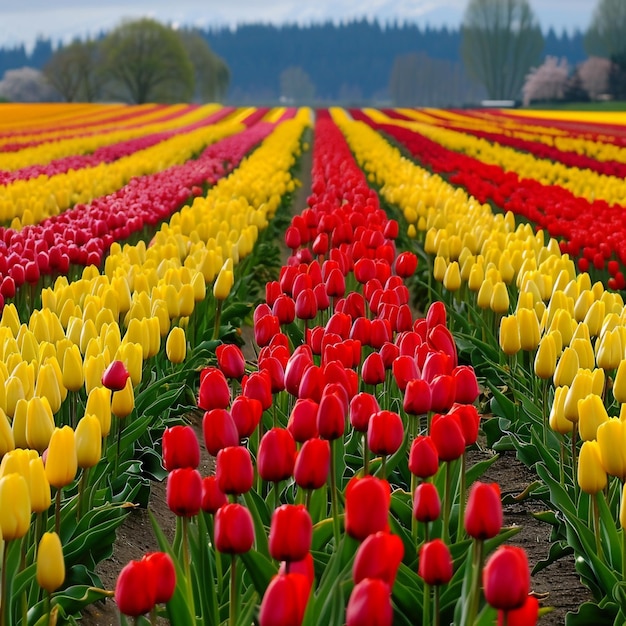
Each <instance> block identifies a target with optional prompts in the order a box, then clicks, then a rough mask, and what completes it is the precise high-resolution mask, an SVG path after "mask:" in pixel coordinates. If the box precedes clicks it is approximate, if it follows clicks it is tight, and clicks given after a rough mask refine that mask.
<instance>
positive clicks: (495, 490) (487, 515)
mask: <svg viewBox="0 0 626 626" xmlns="http://www.w3.org/2000/svg"><path fill="white" fill-rule="evenodd" d="M502 519H503V517H502V500H501V499H500V487H499V486H498V484H497V483H481V482H476V483H474V484H473V485H472V486H471V488H470V491H469V496H468V498H467V508H466V509H465V520H464V525H465V531H466V532H467V534H468V535H469V536H470V537H474V538H475V539H481V540H484V539H491V538H492V537H495V536H496V535H497V534H498V533H499V532H500V529H501V528H502Z"/></svg>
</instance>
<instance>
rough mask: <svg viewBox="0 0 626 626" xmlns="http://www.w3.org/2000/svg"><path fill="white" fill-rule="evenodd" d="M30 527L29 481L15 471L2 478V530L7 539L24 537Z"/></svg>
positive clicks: (0, 503)
mask: <svg viewBox="0 0 626 626" xmlns="http://www.w3.org/2000/svg"><path fill="white" fill-rule="evenodd" d="M29 527H30V495H29V493H28V483H27V482H26V479H25V478H24V476H22V475H21V474H17V473H15V472H13V473H11V474H5V475H3V476H2V478H0V530H1V531H2V533H1V534H2V538H3V539H4V540H5V541H12V540H13V539H19V538H20V537H23V536H24V535H25V534H26V533H27V532H28V529H29Z"/></svg>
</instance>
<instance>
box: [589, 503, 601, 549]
mask: <svg viewBox="0 0 626 626" xmlns="http://www.w3.org/2000/svg"><path fill="white" fill-rule="evenodd" d="M589 497H590V498H591V503H592V505H593V532H594V534H595V536H596V553H597V554H598V556H599V557H600V560H601V561H604V555H603V554H602V541H601V540H600V507H599V505H598V498H599V497H600V495H599V493H594V494H591V495H590V496H589Z"/></svg>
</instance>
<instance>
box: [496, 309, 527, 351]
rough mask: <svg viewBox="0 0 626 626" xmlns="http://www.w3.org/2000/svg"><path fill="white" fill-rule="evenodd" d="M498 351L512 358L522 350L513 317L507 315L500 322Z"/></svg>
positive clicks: (516, 320) (518, 328) (518, 329)
mask: <svg viewBox="0 0 626 626" xmlns="http://www.w3.org/2000/svg"><path fill="white" fill-rule="evenodd" d="M499 337H500V349H501V350H502V352H504V353H505V354H508V355H509V356H512V355H514V354H517V353H518V352H519V351H520V350H521V349H522V344H521V338H520V327H519V322H518V319H517V317H516V316H515V315H507V316H505V317H503V318H502V319H501V320H500V335H499Z"/></svg>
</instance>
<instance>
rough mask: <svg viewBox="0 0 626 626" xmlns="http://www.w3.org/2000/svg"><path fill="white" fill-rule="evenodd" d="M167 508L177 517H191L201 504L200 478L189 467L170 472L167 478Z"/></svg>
mask: <svg viewBox="0 0 626 626" xmlns="http://www.w3.org/2000/svg"><path fill="white" fill-rule="evenodd" d="M166 499H167V506H168V507H169V508H170V511H172V513H174V514H175V515H178V516H179V517H193V516H194V515H197V514H198V513H199V512H200V505H201V504H202V477H201V476H200V473H199V472H198V470H196V469H192V468H191V467H184V468H179V469H175V470H173V471H171V472H170V473H169V474H168V476H167V489H166Z"/></svg>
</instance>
